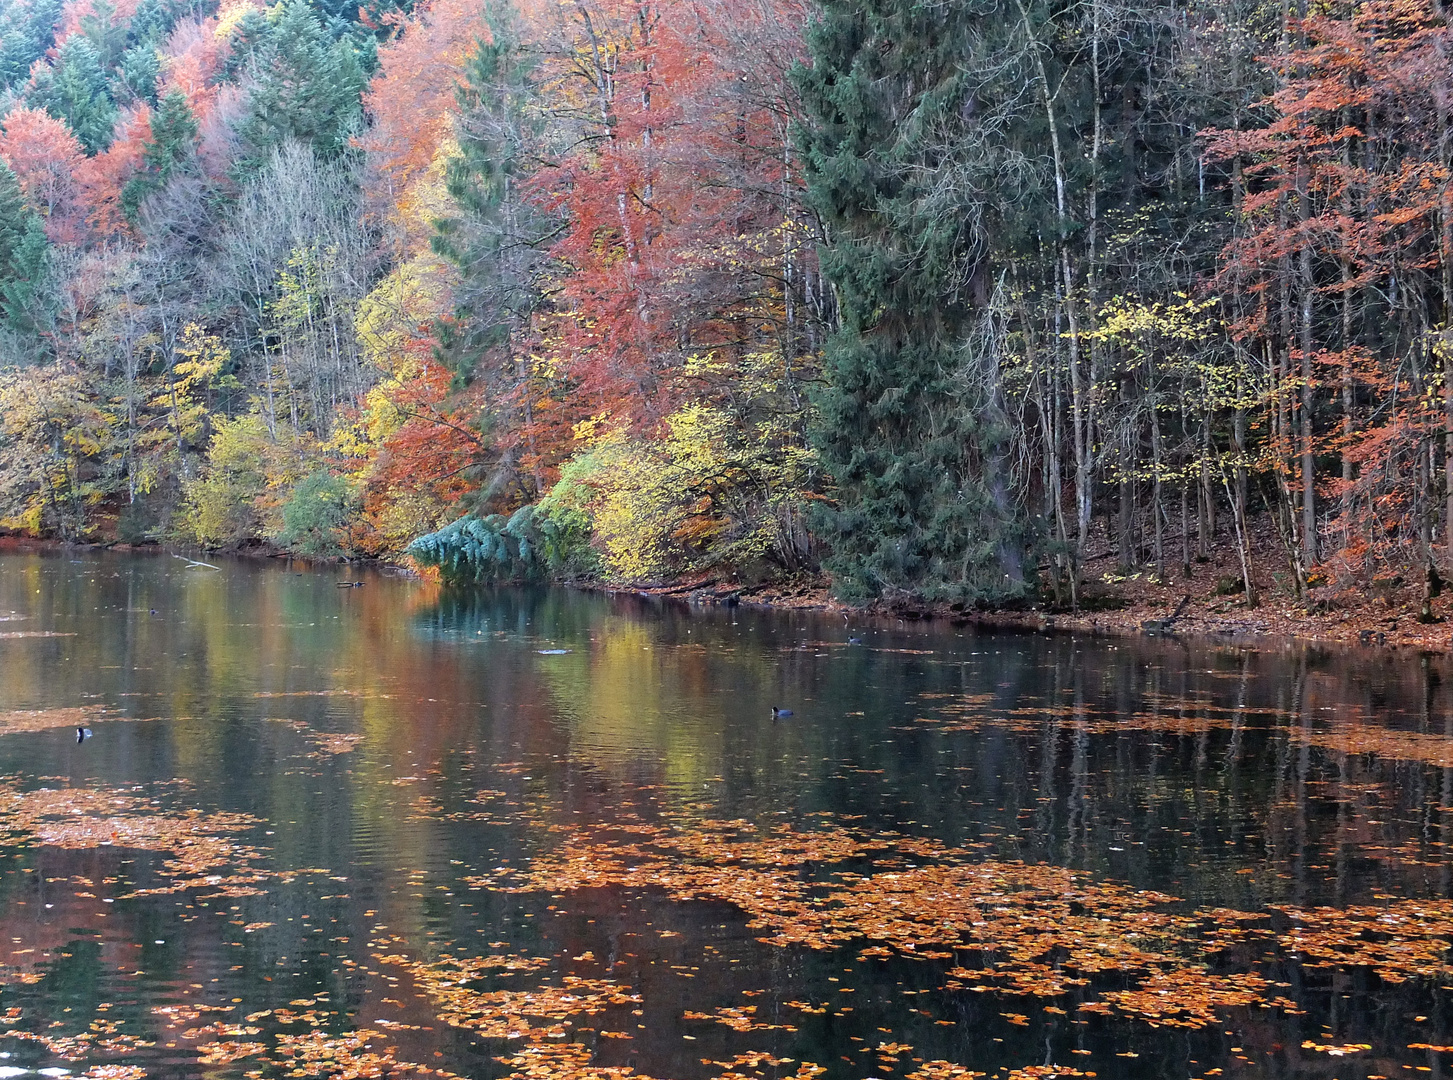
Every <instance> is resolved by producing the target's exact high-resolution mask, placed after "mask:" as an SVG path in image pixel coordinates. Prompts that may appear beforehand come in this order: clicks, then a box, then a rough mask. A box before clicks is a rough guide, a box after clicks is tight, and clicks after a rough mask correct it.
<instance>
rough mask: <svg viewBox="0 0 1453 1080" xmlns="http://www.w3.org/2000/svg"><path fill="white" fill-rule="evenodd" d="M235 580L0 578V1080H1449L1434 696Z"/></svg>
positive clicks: (1315, 662)
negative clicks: (11, 1079)
mask: <svg viewBox="0 0 1453 1080" xmlns="http://www.w3.org/2000/svg"><path fill="white" fill-rule="evenodd" d="M211 561H213V562H215V563H216V564H217V566H218V567H219V569H215V570H214V569H208V568H206V567H197V566H191V565H189V564H188V563H187V562H185V561H183V560H180V559H175V558H171V557H167V556H162V555H118V554H108V553H85V554H71V553H65V552H60V553H51V554H8V555H3V556H0V778H3V780H0V934H3V935H4V936H3V938H0V947H3V948H4V949H5V950H7V954H6V955H0V962H3V963H0V1053H3V1054H4V1055H6V1056H4V1057H0V1077H5V1076H21V1075H30V1074H32V1073H33V1072H39V1071H41V1070H46V1074H47V1075H65V1074H70V1075H89V1076H91V1077H96V1078H100V1077H112V1078H129V1080H136V1078H139V1077H142V1076H151V1077H202V1076H206V1077H264V1078H271V1077H284V1076H319V1077H355V1076H356V1077H365V1076H380V1077H383V1076H388V1077H412V1076H450V1075H455V1076H464V1077H491V1078H493V1077H500V1078H503V1077H520V1078H521V1080H526V1078H528V1080H554V1078H562V1080H563V1078H567V1077H569V1078H576V1077H600V1078H606V1077H623V1076H627V1075H629V1076H640V1077H654V1078H658V1080H715V1078H727V1080H759V1078H760V1080H772V1078H777V1077H801V1078H804V1080H805V1078H808V1077H812V1076H819V1075H820V1076H824V1077H826V1078H828V1080H866V1078H869V1077H875V1078H879V1080H899V1078H901V1080H951V1078H955V1077H967V1076H969V1075H971V1074H974V1073H979V1074H983V1075H986V1076H991V1077H1004V1078H1012V1080H1019V1078H1029V1077H1042V1076H1097V1077H1102V1078H1107V1080H1108V1078H1118V1077H1146V1078H1151V1077H1170V1078H1182V1077H1185V1078H1191V1077H1195V1078H1200V1077H1212V1076H1217V1077H1230V1076H1248V1077H1249V1076H1257V1077H1261V1076H1267V1077H1293V1076H1295V1077H1325V1078H1328V1080H1361V1078H1375V1077H1394V1076H1404V1075H1413V1074H1430V1075H1433V1076H1441V1075H1443V1074H1444V1073H1445V1071H1446V1069H1447V1068H1448V1067H1449V1066H1450V1065H1453V1011H1450V1008H1449V1003H1450V999H1449V995H1450V992H1453V962H1450V957H1449V946H1450V943H1453V874H1450V867H1453V851H1450V847H1449V845H1450V844H1453V827H1450V826H1453V700H1450V687H1453V674H1450V671H1449V668H1448V665H1447V663H1446V662H1445V660H1444V659H1443V658H1441V657H1436V658H1435V657H1410V656H1406V655H1402V656H1393V655H1388V654H1382V653H1377V652H1374V651H1370V650H1369V651H1360V650H1350V651H1326V650H1318V649H1314V648H1307V647H1303V646H1291V645H1286V646H1278V645H1269V646H1268V645H1266V644H1264V643H1263V644H1261V645H1260V646H1259V647H1258V648H1256V649H1251V648H1247V647H1244V646H1242V645H1237V644H1232V643H1224V642H1222V643H1217V642H1208V641H1180V640H1165V639H1144V640H1137V639H1114V638H1078V637H1071V636H1056V635H1036V634H1028V633H987V632H975V631H973V630H971V629H963V630H955V629H951V628H947V627H944V626H925V625H915V624H906V625H905V624H897V623H879V624H868V623H861V624H860V623H854V624H853V625H851V626H849V625H848V624H847V623H845V621H844V620H843V619H842V618H841V617H840V616H836V617H833V616H825V615H817V614H795V613H763V612H755V611H748V610H743V609H726V608H711V609H692V608H688V607H686V606H684V605H680V604H674V603H671V602H669V601H646V600H641V599H638V598H630V597H607V596H599V595H587V594H580V593H574V592H568V591H563V590H534V591H531V590H523V589H500V590H495V591H485V592H481V593H478V594H472V595H469V596H452V595H449V594H445V593H441V592H439V591H438V590H436V589H434V588H432V587H431V586H429V585H426V584H423V583H420V582H417V581H414V580H411V579H408V578H404V577H398V576H389V575H388V574H385V573H382V572H378V571H374V570H358V569H357V568H351V567H349V568H342V567H331V566H330V567H321V568H320V567H304V566H283V565H278V564H273V563H258V562H231V561H225V560H221V559H214V560H211ZM345 580H347V581H353V580H361V581H363V582H364V584H363V585H362V586H361V587H356V588H340V587H339V582H340V581H345ZM850 637H859V638H861V643H859V644H853V643H850V642H849V638H850ZM774 707H775V708H783V709H790V710H791V711H792V715H791V716H790V717H782V718H778V717H776V716H775V715H774V713H773V710H774ZM78 728H79V729H89V730H90V732H91V734H90V736H89V737H84V738H82V739H81V740H80V741H78ZM82 734H84V732H83V733H82ZM7 943H8V944H7ZM56 1070H65V1073H62V1072H58V1071H56Z"/></svg>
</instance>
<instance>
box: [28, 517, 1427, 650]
mask: <svg viewBox="0 0 1453 1080" xmlns="http://www.w3.org/2000/svg"><path fill="white" fill-rule="evenodd" d="M65 550H70V551H114V552H119V553H122V554H137V555H140V554H155V555H175V556H177V557H179V558H185V557H186V556H184V555H179V554H178V551H174V550H172V549H171V548H170V547H168V546H167V545H164V544H160V543H145V544H125V543H117V542H110V543H108V542H104V541H101V542H96V541H65V540H59V539H56V538H53V537H28V536H19V535H15V534H0V553H3V552H9V551H34V552H47V551H65ZM178 550H182V549H178ZM185 550H189V551H193V552H201V553H203V554H212V555H217V554H221V555H226V556H229V557H233V558H242V559H257V560H267V559H289V560H296V561H298V562H303V563H309V564H311V565H314V566H317V567H319V568H320V569H321V568H323V567H325V566H348V565H354V566H374V567H378V568H380V569H383V568H388V569H392V570H394V571H395V572H397V570H398V569H400V568H401V567H400V564H398V563H393V562H390V561H388V560H385V559H379V558H372V557H365V558H352V559H349V558H327V559H315V558H310V557H309V556H305V555H296V554H293V553H290V552H287V551H281V550H278V549H275V548H272V547H270V546H261V545H260V546H257V547H253V548H242V549H238V550H226V551H217V552H207V551H206V550H205V549H201V548H195V549H185ZM1222 569H1224V568H1223V567H1221V566H1219V565H1217V561H1216V560H1214V559H1212V560H1208V561H1207V562H1206V563H1205V564H1202V565H1198V566H1196V568H1195V569H1194V570H1193V573H1192V576H1191V578H1189V579H1186V578H1184V577H1181V576H1180V575H1178V574H1172V575H1168V578H1167V580H1165V581H1157V580H1155V579H1153V578H1151V577H1149V576H1146V575H1143V574H1133V575H1129V576H1126V577H1120V578H1115V577H1113V576H1112V575H1105V576H1104V577H1103V578H1102V580H1101V581H1098V582H1095V581H1091V582H1087V583H1086V588H1085V593H1086V595H1085V597H1084V605H1083V606H1082V608H1081V610H1079V611H1072V610H1070V609H1068V608H1060V607H1055V606H1053V605H1048V604H1044V603H1042V602H1040V603H1029V604H1027V605H1025V606H1023V607H1005V608H997V609H995V608H990V609H982V610H980V609H955V608H953V607H951V606H950V605H947V604H941V603H940V604H927V603H924V604H910V605H898V606H894V605H888V604H882V603H876V604H867V605H854V604H845V603H843V602H841V601H839V600H835V599H833V597H832V595H831V593H830V590H829V588H828V584H827V581H826V579H825V578H823V577H821V576H807V577H799V578H794V579H789V580H785V581H778V582H772V583H766V584H761V585H754V586H742V585H736V584H733V583H723V582H721V581H719V580H716V579H711V578H699V579H696V580H689V579H688V580H680V579H678V580H675V581H668V582H664V583H657V584H635V585H633V584H615V583H610V582H598V581H557V582H552V584H555V585H560V586H563V587H565V588H571V589H578V590H580V591H583V592H593V593H600V594H603V595H611V596H636V597H641V598H651V599H662V600H674V601H677V602H679V603H682V604H685V605H687V606H695V605H703V604H705V605H713V606H715V605H723V606H737V605H740V606H742V607H747V608H751V609H753V610H760V611H811V612H820V613H824V614H834V615H842V616H843V617H844V618H846V619H852V618H858V619H862V620H865V621H877V620H898V621H911V622H917V623H926V624H933V623H940V624H943V625H946V626H950V627H955V628H961V627H965V626H973V627H977V628H982V629H986V630H993V629H1001V630H1017V631H1023V632H1030V633H1045V632H1057V633H1071V634H1089V635H1096V636H1109V637H1157V638H1162V639H1164V638H1214V639H1220V640H1226V639H1232V640H1235V641H1237V642H1238V643H1240V644H1244V645H1248V646H1251V647H1256V646H1257V645H1259V644H1262V643H1264V644H1265V645H1266V646H1268V647H1275V644H1276V643H1277V642H1295V643H1298V644H1305V645H1338V646H1356V647H1361V648H1368V649H1385V650H1388V651H1391V652H1394V653H1408V652H1412V653H1416V654H1425V655H1426V654H1437V655H1446V654H1448V653H1449V652H1450V651H1453V588H1450V589H1449V591H1447V592H1445V593H1444V594H1442V595H1441V596H1439V597H1436V598H1434V599H1433V600H1432V611H1433V617H1434V621H1433V622H1431V623H1424V622H1420V621H1419V620H1418V614H1419V612H1420V610H1421V606H1422V598H1421V592H1420V590H1416V589H1413V588H1411V587H1408V586H1406V585H1405V584H1403V583H1401V582H1397V581H1394V582H1388V583H1384V584H1383V585H1380V586H1378V587H1376V588H1373V589H1367V590H1351V589H1342V590H1337V589H1334V588H1331V587H1324V588H1321V589H1313V590H1309V592H1308V595H1307V596H1305V597H1303V598H1301V599H1296V598H1294V597H1292V596H1288V595H1283V594H1280V593H1278V592H1276V591H1275V585H1276V580H1275V576H1274V575H1273V576H1272V580H1271V581H1269V582H1268V583H1267V584H1266V585H1261V583H1260V581H1258V585H1259V587H1261V588H1262V590H1263V591H1262V595H1263V597H1264V599H1263V600H1262V603H1261V604H1260V605H1259V606H1258V607H1256V608H1248V607H1247V606H1246V604H1245V602H1244V600H1243V599H1242V598H1241V597H1240V596H1239V594H1231V595H1222V594H1220V593H1218V592H1217V587H1218V584H1217V583H1218V582H1223V581H1224V580H1225V578H1226V575H1224V574H1220V573H1219V571H1220V570H1222ZM410 572H412V571H410ZM1262 576H1263V575H1260V574H1258V575H1257V578H1260V577H1262ZM1208 585H1209V586H1210V590H1209V592H1208ZM1183 600H1185V605H1184V608H1183V610H1182V611H1181V613H1180V615H1179V616H1178V617H1176V618H1174V619H1173V620H1171V623H1170V625H1169V626H1168V627H1166V626H1164V622H1165V620H1167V619H1170V617H1171V616H1172V614H1173V613H1174V612H1175V610H1176V609H1177V607H1178V606H1180V605H1181V603H1182V601H1183ZM1158 623H1159V624H1161V625H1157V624H1158ZM1147 624H1150V625H1149V626H1147Z"/></svg>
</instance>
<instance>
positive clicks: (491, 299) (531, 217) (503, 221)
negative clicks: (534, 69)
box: [432, 3, 548, 379]
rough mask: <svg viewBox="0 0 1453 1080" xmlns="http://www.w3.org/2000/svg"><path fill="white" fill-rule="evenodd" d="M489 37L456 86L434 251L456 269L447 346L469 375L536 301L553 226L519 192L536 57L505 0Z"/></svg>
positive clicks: (444, 335)
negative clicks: (527, 50) (445, 198)
mask: <svg viewBox="0 0 1453 1080" xmlns="http://www.w3.org/2000/svg"><path fill="white" fill-rule="evenodd" d="M488 19H489V26H490V40H489V41H488V42H480V43H479V46H478V48H477V50H476V51H475V53H474V54H473V56H471V58H470V60H469V62H468V65H467V67H466V69H465V80H464V82H463V83H462V84H461V85H460V86H459V87H458V88H457V90H456V94H457V97H458V100H459V121H458V123H457V124H456V126H455V135H456V138H457V140H458V143H459V153H458V155H456V156H455V157H454V158H452V159H451V160H450V161H449V164H448V167H447V171H446V174H445V186H446V188H447V190H448V192H449V195H450V198H451V199H452V200H453V203H454V207H455V211H456V212H455V213H453V214H450V215H449V216H447V217H443V218H440V219H439V220H437V221H436V222H435V223H434V224H435V229H436V232H435V235H434V237H433V240H432V244H433V248H434V251H435V252H436V253H437V254H439V255H441V256H443V257H444V258H446V259H448V260H449V261H450V262H451V263H453V264H454V266H455V267H456V268H457V269H458V270H459V273H460V277H461V282H460V287H459V289H458V290H457V293H456V299H457V304H456V307H457V309H458V315H459V318H457V319H455V320H454V321H453V322H452V323H450V324H447V325H444V326H441V327H440V328H439V334H440V338H441V345H442V352H443V354H444V358H445V359H446V361H447V362H448V363H449V365H450V366H451V367H452V368H453V369H454V370H455V371H456V372H457V373H459V375H460V377H461V378H462V379H463V378H468V377H469V374H470V373H471V372H472V371H473V369H474V368H475V366H476V365H477V364H478V363H479V361H480V359H481V358H482V357H483V356H484V354H485V353H486V352H488V350H490V349H491V348H493V347H495V346H497V345H500V344H502V343H503V342H504V341H506V340H507V339H508V337H509V333H510V330H511V329H512V328H513V327H514V326H515V325H516V323H517V321H518V320H519V319H520V318H521V317H522V316H523V315H524V314H525V313H526V312H527V311H528V310H529V308H530V306H531V305H532V304H533V303H534V302H535V301H536V300H537V298H538V295H539V294H538V291H537V290H536V289H535V288H533V287H532V286H533V284H534V282H533V275H532V270H533V268H534V267H535V266H536V265H537V264H538V262H539V259H540V255H539V253H538V241H539V238H540V237H541V236H542V235H543V234H544V233H545V231H546V230H547V228H548V226H547V223H546V222H544V221H543V220H542V215H541V213H540V212H539V211H538V210H537V209H536V208H535V207H533V206H532V205H530V204H529V203H528V202H527V201H526V200H523V199H521V198H520V191H519V183H520V180H521V177H522V176H523V175H524V174H525V172H526V171H527V169H528V164H527V162H526V161H525V160H524V158H525V155H526V153H527V146H528V143H529V141H530V139H531V138H532V136H533V135H534V134H535V132H534V130H533V126H532V121H531V119H530V118H529V116H528V114H527V108H526V107H527V104H528V102H529V100H530V96H531V94H532V92H533V88H532V84H531V81H530V61H529V59H528V57H527V56H526V55H525V54H524V52H523V51H522V50H521V48H520V43H519V38H518V36H517V35H516V33H515V30H514V26H513V12H512V11H511V9H510V8H509V7H508V6H506V5H505V4H503V3H500V4H496V5H493V6H492V7H491V9H490V11H489V15H488Z"/></svg>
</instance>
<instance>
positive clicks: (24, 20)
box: [0, 0, 62, 88]
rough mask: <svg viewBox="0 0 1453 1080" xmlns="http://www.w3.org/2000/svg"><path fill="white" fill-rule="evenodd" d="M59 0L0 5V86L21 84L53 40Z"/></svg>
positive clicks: (59, 8) (58, 12)
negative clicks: (32, 65)
mask: <svg viewBox="0 0 1453 1080" xmlns="http://www.w3.org/2000/svg"><path fill="white" fill-rule="evenodd" d="M61 7H62V4H61V0H34V2H32V3H28V4H19V3H10V4H4V5H0V88H8V87H11V86H15V85H18V84H20V83H23V82H24V81H25V79H26V78H27V77H28V76H29V75H30V65H31V64H33V63H35V62H36V61H37V60H39V59H40V58H41V57H42V56H44V55H45V51H46V50H47V49H49V48H50V47H51V43H52V42H54V41H55V24H56V23H57V22H58V21H59V19H60V16H61Z"/></svg>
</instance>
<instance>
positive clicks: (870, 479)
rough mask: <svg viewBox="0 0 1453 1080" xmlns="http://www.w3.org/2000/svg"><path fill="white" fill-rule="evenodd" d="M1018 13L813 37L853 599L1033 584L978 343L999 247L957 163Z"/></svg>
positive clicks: (1002, 433)
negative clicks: (983, 63)
mask: <svg viewBox="0 0 1453 1080" xmlns="http://www.w3.org/2000/svg"><path fill="white" fill-rule="evenodd" d="M1007 17H1008V9H1007V8H1006V7H1004V6H1003V5H997V4H990V5H983V4H975V3H963V4H942V3H923V2H920V0H825V2H824V3H822V4H821V5H820V15H819V18H818V19H817V20H816V21H815V22H814V23H813V25H812V26H811V28H810V30H809V32H808V48H809V54H810V63H809V64H808V65H807V66H804V67H802V68H800V69H799V71H798V74H797V81H798V86H799V89H800V91H801V93H802V97H803V103H804V108H805V110H806V114H807V119H806V122H805V123H804V125H803V126H802V129H801V131H800V145H801V149H802V151H803V156H804V159H805V168H806V181H807V189H808V196H809V198H810V200H811V201H812V203H813V205H814V207H815V208H816V210H817V212H818V214H819V215H820V216H821V218H822V221H823V223H824V225H825V227H826V230H827V236H828V238H829V239H828V242H827V244H826V245H825V247H824V249H823V251H822V266H823V271H824V273H825V275H826V276H827V277H828V279H829V280H830V281H831V282H832V284H833V286H834V289H835V291H836V295H837V300H838V305H839V310H840V317H841V325H840V327H839V329H838V330H837V331H836V332H835V333H834V334H833V335H832V336H831V338H830V339H829V340H828V342H827V344H826V349H825V374H826V383H827V385H826V386H825V388H824V389H823V390H822V392H821V393H820V395H819V402H818V403H819V407H820V410H821V420H820V423H819V424H818V427H817V430H816V443H817V446H818V448H819V450H820V452H821V454H822V459H823V462H824V464H825V465H826V466H827V468H828V469H829V471H830V472H831V474H832V476H833V477H834V479H835V480H836V483H837V501H836V506H835V508H832V509H825V510H824V511H823V512H822V513H821V517H820V520H819V522H818V524H819V527H820V529H821V531H822V535H823V537H824V538H825V539H826V540H827V541H828V543H829V545H830V550H831V553H830V555H829V557H828V558H827V559H826V561H825V562H826V566H827V568H828V570H829V571H830V572H831V574H832V575H833V578H834V581H835V583H836V588H837V590H838V592H839V593H840V594H841V595H843V596H844V597H846V598H852V599H864V598H868V597H873V596H881V595H884V594H894V595H899V596H902V595H903V594H907V595H911V596H920V597H924V598H928V599H953V600H959V601H965V602H974V601H980V600H1002V599H1004V598H1006V597H1010V596H1013V595H1015V594H1018V593H1021V592H1023V591H1024V590H1025V589H1026V588H1027V587H1028V584H1027V582H1026V580H1025V572H1024V556H1025V550H1026V547H1027V541H1028V537H1029V529H1028V526H1027V523H1026V520H1025V518H1024V515H1023V514H1022V513H1021V511H1020V509H1019V507H1018V506H1017V504H1016V498H1015V492H1014V490H1013V487H1012V482H1011V478H1010V476H1009V469H1008V466H1007V454H1006V452H1005V447H1006V439H1007V431H1006V430H1005V424H1004V421H1003V417H1002V412H1001V409H1000V407H999V392H998V358H997V355H996V354H995V353H994V350H993V349H992V347H990V346H989V345H988V344H986V343H985V340H984V338H983V335H981V334H978V333H976V331H977V330H978V329H979V326H980V322H981V317H982V307H983V304H984V302H985V300H986V296H987V292H988V288H989V282H988V280H987V279H988V274H987V269H988V267H987V258H988V251H987V244H986V236H985V228H984V218H983V214H982V211H980V212H977V213H976V212H974V208H973V206H972V205H971V201H970V198H969V197H970V196H971V195H972V190H971V189H972V188H973V187H974V186H975V184H976V183H979V184H980V185H981V186H982V183H983V182H986V179H987V178H986V176H977V175H976V173H975V169H976V168H977V169H978V172H979V173H987V172H988V169H987V167H986V166H985V165H984V163H976V162H973V161H963V160H956V159H955V157H954V155H955V154H956V153H962V152H963V151H961V150H956V149H955V148H956V147H965V146H966V147H969V148H970V149H969V151H968V152H974V148H975V147H976V146H977V140H975V139H973V138H971V137H970V136H971V134H972V128H973V125H974V123H975V117H976V113H977V111H978V110H979V109H980V107H981V105H980V103H979V102H978V101H976V98H975V94H976V91H979V90H982V89H983V86H982V85H981V84H979V83H976V81H975V80H974V79H973V78H972V77H971V76H970V75H969V74H968V71H969V69H971V68H972V67H973V65H971V64H968V63H966V60H967V59H968V58H970V57H972V56H974V55H975V54H981V53H982V52H983V51H984V50H985V48H986V47H989V46H990V45H992V42H991V41H990V40H989V38H988V37H987V36H986V34H985V32H984V28H985V27H986V26H988V27H993V26H994V25H995V24H996V23H1002V22H1003V21H1004V20H1005V19H1006V18H1007ZM946 180H954V181H956V184H946V183H945V181H946ZM957 188H966V189H968V190H962V191H960V190H957ZM946 190H947V191H949V192H950V195H949V197H947V198H946V197H945V194H944V192H945V191H946Z"/></svg>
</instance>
